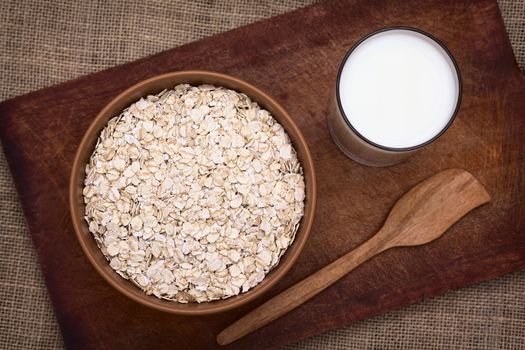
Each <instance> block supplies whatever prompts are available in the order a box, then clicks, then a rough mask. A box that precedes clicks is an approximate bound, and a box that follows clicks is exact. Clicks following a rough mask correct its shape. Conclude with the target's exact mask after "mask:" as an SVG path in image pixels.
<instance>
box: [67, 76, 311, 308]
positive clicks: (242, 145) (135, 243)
mask: <svg viewBox="0 0 525 350" xmlns="http://www.w3.org/2000/svg"><path fill="white" fill-rule="evenodd" d="M69 195H70V197H69V199H70V210H71V216H72V221H73V225H74V228H75V232H76V235H77V237H78V240H79V242H80V244H81V246H82V249H83V251H84V252H85V254H86V256H87V258H88V260H89V261H90V262H91V263H92V265H93V266H94V267H95V269H96V270H97V271H98V272H99V273H100V275H101V276H102V277H103V278H104V279H105V280H106V281H107V282H109V283H110V284H111V285H112V286H113V287H115V288H116V289H117V290H119V291H120V292H122V293H123V294H125V295H126V296H128V297H130V298H131V299H133V300H135V301H137V302H139V303H142V304H144V305H146V306H149V307H152V308H154V309H157V310H161V311H165V312H170V313H176V314H189V315H199V314H210V313H216V312H222V311H226V310H230V309H232V308H235V307H238V306H240V305H242V304H245V303H247V302H249V301H250V300H253V299H255V298H257V297H258V296H260V295H262V294H263V293H264V292H266V291H268V290H269V289H270V288H271V287H272V286H273V285H275V284H276V283H277V282H278V281H279V280H280V279H281V278H282V277H283V276H284V274H285V273H286V272H287V271H288V270H289V269H290V267H291V266H292V265H293V263H294V262H295V260H296V259H297V257H298V256H299V254H300V252H301V250H302V248H303V246H304V244H305V242H306V240H307V238H308V235H309V232H310V229H311V226H312V222H313V214H314V209H315V201H316V184H315V174H314V167H313V161H312V157H311V155H310V152H309V150H308V146H307V144H306V141H305V139H304V137H303V135H302V134H301V132H300V130H299V128H298V127H297V125H296V124H295V122H294V121H293V119H292V117H290V115H289V114H288V113H287V112H286V111H285V110H284V109H283V108H282V107H281V106H280V105H279V104H278V103H277V102H276V101H275V100H274V99H273V98H271V97H270V96H268V95H267V94H265V93H264V92H262V91H261V90H259V89H257V88H256V87H254V86H252V85H251V84H249V83H246V82H244V81H242V80H240V79H237V78H234V77H231V76H228V75H225V74H221V73H214V72H205V71H182V72H174V73H167V74H163V75H159V76H156V77H153V78H150V79H148V80H145V81H143V82H140V83H138V84H136V85H134V86H132V87H131V88H129V89H128V90H126V91H124V92H123V93H121V94H120V95H119V96H117V97H116V98H114V99H113V100H112V101H111V102H110V103H109V104H108V105H106V106H105V107H104V109H103V110H102V111H101V112H100V113H99V114H98V115H97V116H96V118H95V119H94V121H93V122H92V124H91V125H90V127H89V128H88V130H87V131H86V133H85V135H84V137H83V139H82V141H81V143H80V146H79V147H78V150H77V153H76V156H75V160H74V164H73V169H72V173H71V179H70V193H69Z"/></svg>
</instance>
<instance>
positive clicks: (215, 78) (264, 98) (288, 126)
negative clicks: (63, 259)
mask: <svg viewBox="0 0 525 350" xmlns="http://www.w3.org/2000/svg"><path fill="white" fill-rule="evenodd" d="M181 83H188V84H192V85H195V84H202V83H205V84H214V85H217V86H223V87H226V88H230V89H233V90H236V91H238V92H243V93H245V94H246V95H248V96H249V97H250V98H252V100H254V101H256V102H257V103H259V105H260V106H261V107H262V108H265V109H266V110H268V111H269V112H270V113H271V114H272V115H273V116H274V118H275V119H276V120H277V121H279V123H280V124H281V125H282V126H283V127H284V129H285V130H286V132H287V133H288V135H289V136H290V139H291V140H292V143H293V145H294V147H295V149H296V151H297V153H298V158H299V161H300V162H301V165H302V167H303V170H304V175H305V182H306V202H305V213H304V216H303V218H302V221H301V224H300V228H299V231H298V232H297V235H296V237H295V240H294V242H293V244H292V245H291V246H290V247H289V248H288V250H287V251H286V253H285V254H284V255H283V256H282V258H281V261H280V262H279V264H278V265H277V266H276V267H275V268H274V269H273V270H272V271H270V273H269V274H268V275H267V276H266V278H265V279H264V280H263V281H262V282H261V283H260V284H258V285H257V286H255V287H254V288H253V289H251V290H249V291H248V292H246V293H242V294H239V295H237V296H234V297H230V298H227V299H223V300H218V301H212V302H206V303H200V304H197V303H189V304H181V303H178V302H175V301H166V300H161V299H159V298H157V297H155V296H152V295H146V294H145V293H144V292H143V291H142V290H140V289H139V288H137V287H136V286H135V285H133V284H132V283H131V282H129V281H127V280H125V279H123V278H122V277H120V276H119V275H118V274H117V273H116V272H115V271H114V270H113V269H112V268H111V267H110V266H109V264H108V261H107V260H106V258H105V257H104V255H103V254H102V252H101V251H100V249H99V248H98V247H97V245H96V243H95V240H94V238H93V236H92V234H91V233H90V232H89V230H88V226H87V224H86V222H85V221H84V200H83V196H82V188H83V183H84V178H85V165H86V164H87V162H88V160H89V157H90V156H91V153H92V152H93V149H94V147H95V143H96V140H97V138H98V137H99V134H100V131H101V130H102V129H103V128H104V126H106V123H107V122H108V120H109V119H111V118H112V117H114V116H116V115H118V114H120V113H121V112H122V111H123V110H124V109H125V108H126V107H128V106H129V105H131V104H132V103H133V102H135V101H137V100H138V99H140V98H141V97H144V96H147V95H150V94H156V93H159V92H161V91H162V90H164V89H171V88H173V87H175V85H177V84H181ZM315 201H316V183H315V173H314V166H313V161H312V156H311V155H310V152H309V150H308V146H307V144H306V141H305V139H304V137H303V135H302V134H301V131H300V130H299V128H298V127H297V125H296V124H295V122H294V121H293V119H292V118H291V117H290V115H289V114H288V113H287V112H286V111H285V110H284V109H283V107H281V106H280V105H279V104H278V103H277V102H276V101H275V100H274V99H273V98H271V97H270V96H268V95H267V94H265V93H264V92H262V91H261V90H259V89H257V88H256V87H254V86H253V85H251V84H248V83H246V82H244V81H242V80H239V79H237V78H234V77H231V76H228V75H225V74H221V73H213V72H205V71H181V72H174V73H167V74H163V75H159V76H156V77H153V78H150V79H147V80H145V81H143V82H140V83H138V84H136V85H134V86H132V87H130V88H129V89H127V90H126V91H124V92H123V93H121V94H120V95H118V96H117V97H116V98H115V99H113V100H112V101H111V102H110V103H109V104H108V105H107V106H105V107H104V109H102V111H101V112H100V113H99V114H98V115H97V116H96V118H95V120H94V121H93V122H92V123H91V126H90V127H89V129H88V130H87V132H86V133H85V135H84V137H83V139H82V142H81V143H80V146H79V147H78V150H77V153H76V156H75V161H74V163H73V169H72V172H71V178H70V184H69V205H70V211H71V217H72V220H73V226H74V227H75V232H76V235H77V238H78V240H79V242H80V245H81V246H82V249H83V250H84V253H85V254H86V256H87V257H88V259H89V261H90V262H91V264H92V265H93V266H94V267H95V269H96V270H97V271H98V273H100V275H101V276H102V277H103V278H104V279H105V280H106V281H108V282H109V284H111V285H112V286H113V287H115V288H116V289H117V290H118V291H120V292H122V293H123V294H124V295H126V296H128V297H129V298H131V299H133V300H135V301H137V302H139V303H141V304H143V305H145V306H148V307H151V308H154V309H157V310H160V311H165V312H169V313H174V314H184V315H204V314H211V313H217V312H223V311H226V310H230V309H233V308H235V307H238V306H240V305H243V304H246V303H247V302H249V301H251V300H254V299H255V298H257V297H259V296H261V295H262V294H264V293H265V292H266V291H268V290H269V289H270V288H271V287H272V286H273V285H275V284H276V283H277V282H278V281H279V280H280V279H281V278H282V277H283V276H284V275H285V274H286V272H287V271H288V270H289V269H290V268H291V267H292V265H293V263H294V262H295V260H296V259H297V257H298V256H299V254H300V253H301V250H302V249H303V247H304V244H305V243H306V240H307V238H308V234H309V233H310V229H311V227H312V222H313V216H314V209H315Z"/></svg>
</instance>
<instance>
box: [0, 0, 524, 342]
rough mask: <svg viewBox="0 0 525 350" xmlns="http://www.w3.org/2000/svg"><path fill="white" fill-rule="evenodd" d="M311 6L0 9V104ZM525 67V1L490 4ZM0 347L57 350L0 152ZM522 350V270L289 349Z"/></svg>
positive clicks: (291, 2) (23, 4) (121, 4)
mask: <svg viewBox="0 0 525 350" xmlns="http://www.w3.org/2000/svg"><path fill="white" fill-rule="evenodd" d="M312 2H314V1H311V0H305V1H300V0H283V1H267V0H266V1H257V0H237V1H198V2H191V1H187V2H186V1H160V0H158V1H144V0H142V1H107V2H106V1H98V2H95V1H93V2H89V1H77V2H70V1H66V0H57V1H52V2H51V1H49V2H46V1H39V0H35V1H19V0H18V1H17V0H7V1H6V0H4V1H2V6H1V10H0V100H3V99H7V98H9V97H13V96H17V95H20V94H23V93H26V92H29V91H32V90H35V89H38V88H41V87H44V86H48V85H52V84H55V83H58V82H60V81H63V80H67V79H71V78H74V77H77V76H80V75H83V74H86V73H90V72H94V71H97V70H100V69H104V68H107V67H111V66H113V65H117V64H120V63H124V62H127V61H129V60H133V59H136V58H139V57H142V56H145V55H148V54H152V53H155V52H158V51H160V50H164V49H168V48H172V47H174V46H177V45H181V44H184V43H187V42H190V41H193V40H196V39H199V38H202V37H205V36H209V35H212V34H215V33H218V32H222V31H225V30H228V29H231V28H235V27H237V26H240V25H243V24H247V23H250V22H254V21H256V20H260V19H263V18H266V17H270V16H273V15H277V14H280V13H283V12H286V11H289V10H292V9H295V8H297V7H300V6H304V5H308V4H310V3H312ZM499 4H500V7H501V10H502V13H503V17H504V19H505V24H506V26H507V30H508V32H509V36H510V38H511V42H512V44H513V47H514V51H515V54H516V57H517V59H518V62H519V63H520V66H521V67H522V69H523V68H524V67H525V1H524V0H514V1H511V0H500V1H499ZM0 225H1V226H0V227H1V231H0V235H1V236H0V237H1V238H0V239H1V241H2V242H1V244H0V286H1V287H0V288H1V289H0V348H1V349H33V348H36V349H56V348H61V347H63V344H62V340H61V336H60V333H59V329H58V326H57V324H56V320H55V317H54V315H53V311H52V309H51V305H50V302H49V299H48V295H47V292H46V289H45V286H44V284H43V280H42V276H41V273H40V270H39V267H38V265H37V262H36V258H35V253H34V250H33V247H32V243H31V240H30V237H29V234H28V231H27V228H26V224H25V221H24V217H23V214H22V212H21V209H20V205H19V203H18V200H17V198H16V192H15V190H14V188H13V182H12V179H11V175H10V174H9V170H8V168H7V164H6V160H5V157H4V154H3V152H2V151H0ZM346 348H350V349H420V350H422V349H436V348H461V349H496V348H498V349H524V348H525V272H519V273H514V274H510V275H507V276H504V277H502V278H499V279H497V280H494V281H490V282H486V283H482V284H480V285H477V286H473V287H470V288H465V289H463V290H460V291H456V292H450V293H447V294H446V295H444V296H441V297H439V298H436V299H433V300H427V301H424V302H422V303H419V304H417V305H413V306H410V307H407V308H405V309H402V310H399V311H394V312H391V313H389V314H387V315H383V316H379V317H375V318H372V319H369V320H366V321H364V322H360V323H358V324H356V325H352V326H349V327H346V328H344V329H340V330H335V331H332V332H328V333H325V334H322V335H320V336H317V337H314V338H311V339H308V340H306V341H304V342H301V343H299V344H296V345H294V346H292V347H290V349H346Z"/></svg>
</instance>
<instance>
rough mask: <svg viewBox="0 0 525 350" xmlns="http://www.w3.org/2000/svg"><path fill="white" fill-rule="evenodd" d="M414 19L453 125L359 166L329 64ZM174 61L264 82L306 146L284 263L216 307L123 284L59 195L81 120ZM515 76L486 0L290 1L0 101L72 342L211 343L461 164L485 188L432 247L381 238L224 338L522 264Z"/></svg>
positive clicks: (379, 304)
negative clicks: (311, 291) (459, 97)
mask: <svg viewBox="0 0 525 350" xmlns="http://www.w3.org/2000/svg"><path fill="white" fill-rule="evenodd" d="M390 25H409V26H415V27H419V28H421V29H423V30H425V31H427V32H430V33H432V34H434V35H435V36H437V37H438V38H439V39H441V40H442V41H443V42H444V43H445V44H446V45H447V46H448V47H449V49H450V50H451V51H452V53H453V54H454V56H455V58H456V59H457V61H458V64H459V67H460V69H461V73H462V77H463V83H464V85H463V102H462V106H461V110H460V112H459V114H458V117H457V119H456V121H455V122H454V125H453V126H452V127H451V128H450V129H449V130H448V131H447V133H446V134H445V135H444V136H443V137H442V138H440V139H439V140H438V141H437V142H436V143H435V144H433V145H432V146H431V147H429V148H427V149H425V150H423V151H422V152H419V153H418V154H416V155H415V156H414V157H412V158H410V159H409V160H408V161H407V162H405V163H402V164H399V165H396V166H393V167H389V168H380V169H377V168H370V167H365V166H361V165H359V164H357V163H355V162H352V161H350V160H349V159H347V158H346V157H345V156H344V155H343V154H342V153H341V152H340V151H339V150H338V148H337V147H336V146H335V144H334V143H333V142H332V140H331V139H330V136H329V133H328V129H327V127H326V119H325V115H326V112H327V109H328V101H329V98H330V95H331V93H332V92H333V88H334V84H335V76H336V72H337V68H338V64H339V62H340V61H341V59H342V58H343V56H344V54H345V52H346V50H347V49H348V48H350V46H352V44H353V43H355V42H356V41H357V40H358V39H359V38H360V37H361V36H363V35H365V34H366V33H368V32H371V31H373V30H375V29H378V28H380V27H384V26H390ZM181 69H205V70H215V71H219V72H224V73H228V74H232V75H235V76H238V77H240V78H242V79H244V80H246V81H248V82H251V83H253V84H254V85H256V86H257V87H259V88H261V89H262V90H264V91H266V92H268V93H269V94H270V95H272V96H273V97H275V98H276V99H277V100H278V102H280V103H281V104H282V105H283V106H284V107H285V108H286V109H287V110H288V112H289V113H290V115H291V116H292V117H293V118H295V120H296V122H297V124H298V125H299V127H300V128H301V129H302V131H303V134H304V136H305V137H306V140H307V142H308V144H309V146H310V149H311V151H312V156H313V157H314V162H315V165H316V170H317V178H318V205H317V212H316V219H315V223H314V227H313V229H312V233H311V236H310V239H309V241H308V243H307V244H306V246H305V249H304V251H303V253H302V255H301V256H300V258H299V259H298V261H297V263H296V265H295V266H294V267H293V268H292V270H291V271H290V272H289V273H288V274H287V276H285V278H284V279H283V280H282V281H281V282H280V283H279V284H278V285H276V286H275V287H274V288H273V289H272V291H271V292H270V293H268V295H266V296H265V297H263V298H261V299H260V300H256V301H255V302H254V303H252V304H250V305H246V306H245V307H243V308H241V309H239V310H237V311H235V312H230V313H227V314H220V315H216V316H213V317H206V318H199V317H193V318H188V317H174V316H172V315H167V314H163V313H159V312H156V311H153V310H150V309H147V308H145V307H142V306H140V305H139V304H137V303H135V302H133V301H131V300H128V299H126V298H124V297H123V296H122V295H121V294H120V293H118V292H116V291H115V290H113V289H112V287H110V286H109V284H107V283H106V282H105V281H104V280H102V278H101V277H100V276H99V275H98V274H97V273H96V272H95V270H94V269H93V268H92V267H91V265H90V264H89V262H88V261H87V259H86V257H85V256H83V254H82V251H81V249H80V246H79V244H78V243H77V241H76V238H75V237H74V233H73V228H72V224H71V221H70V218H69V213H68V210H67V207H68V205H67V185H68V177H69V172H70V170H71V162H72V159H73V156H74V152H75V150H76V147H77V146H78V144H79V142H80V138H81V136H82V134H83V132H84V131H85V130H86V129H87V127H88V125H89V123H90V122H91V120H92V119H93V118H94V117H95V115H96V114H97V113H98V112H99V111H100V110H101V109H102V107H103V106H104V105H105V104H106V103H108V102H109V101H110V99H112V98H113V97H114V96H116V95H117V94H118V93H120V92H122V91H123V90H125V89H126V88H127V87H129V86H131V85H132V84H134V83H136V82H138V81H140V80H143V79H145V78H148V77H151V76H154V75H157V74H160V73H165V72H169V71H176V70H181ZM524 96H525V82H524V78H523V76H522V75H521V73H520V71H519V69H518V67H517V65H516V62H515V59H514V56H513V54H512V49H511V46H510V43H509V41H508V38H507V36H506V33H505V29H504V26H503V22H502V19H501V17H500V14H499V10H498V7H497V4H496V2H495V1H489V0H481V1H475V0H472V1H467V0H463V1H452V0H451V1H418V0H414V1H411V2H398V1H392V0H372V1H333V2H326V3H321V4H318V5H315V6H313V7H309V8H305V9H301V10H298V11H295V12H292V13H289V14H286V15H283V16H279V17H275V18H272V19H269V20H266V21H263V22H259V23H256V24H253V25H250V26H247V27H242V28H239V29H236V30H234V31H230V32H227V33H224V34H221V35H218V36H214V37H210V38H207V39H205V40H202V41H198V42H195V43H192V44H189V45H185V46H182V47H179V48H176V49H173V50H169V51H166V52H162V53H160V54H157V55H154V56H150V57H147V58H144V59H141V60H138V61H135V62H132V63H129V64H126V65H123V66H119V67H115V68H112V69H109V70H106V71H103V72H99V73H96V74H92V75H89V76H86V77H82V78H79V79H76V80H73V81H70V82H67V83H63V84H61V85H58V86H55V87H51V88H47V89H44V90H40V91H37V92H34V93H31V94H28V95H25V96H21V97H18V98H15V99H13V100H9V101H6V102H4V103H2V104H0V138H1V140H2V143H3V147H4V150H5V152H6V156H7V159H8V161H9V164H10V167H11V170H12V172H13V176H14V179H15V183H16V186H17V189H18V192H19V195H20V199H21V202H22V206H23V209H24V212H25V215H26V218H27V222H28V225H29V229H30V232H31V235H32V237H33V240H34V243H35V247H36V250H37V253H38V257H39V261H40V264H41V266H42V270H43V273H44V276H45V279H46V283H47V286H48V289H49V292H50V296H51V300H52V302H53V305H54V308H55V312H56V314H57V318H58V321H59V323H60V325H61V329H62V333H63V335H64V340H65V343H66V345H67V346H68V347H69V348H75V349H104V348H108V349H113V348H131V347H133V348H147V347H152V346H155V347H160V348H169V347H171V348H177V349H190V348H191V349H210V348H213V347H214V346H216V343H215V336H216V335H217V334H218V332H219V331H220V330H221V329H223V328H224V327H225V326H227V325H228V324H231V323H232V322H233V321H234V320H236V319H238V318H239V317H240V316H241V315H243V314H245V313H246V312H247V311H249V310H251V309H253V308H254V307H255V306H257V305H260V304H261V303H262V302H264V301H265V300H268V299H269V298H270V297H272V296H273V295H276V294H277V293H279V292H281V291H283V290H285V289H286V288H288V287H290V286H291V285H293V284H295V283H296V282H298V281H300V280H301V279H303V278H305V277H306V276H308V275H310V274H312V273H313V272H315V271H317V270H318V269H319V268H321V267H322V266H324V265H326V264H328V263H329V262H330V261H333V260H334V259H336V258H337V257H339V256H341V255H343V254H344V253H345V252H347V251H350V250H351V249H352V248H354V247H356V246H357V245H359V244H360V243H362V242H363V241H365V240H366V239H367V238H368V237H370V235H372V234H373V233H374V232H376V231H377V230H378V229H379V227H380V226H381V224H382V221H383V219H384V217H385V216H386V214H387V212H388V210H389V208H391V206H392V205H393V204H394V202H395V201H396V199H397V198H399V196H400V195H402V194H403V193H405V192H406V191H407V190H408V189H409V188H411V187H412V186H414V185H415V184H417V183H418V182H420V181H422V180H423V179H425V178H427V177H428V176H430V175H431V174H434V173H436V172H438V171H440V170H443V169H447V168H463V169H466V170H468V171H470V172H471V173H472V174H474V176H476V177H477V178H478V179H479V180H480V181H481V183H482V184H483V185H484V186H485V187H486V188H487V189H488V191H489V192H490V193H491V195H492V196H493V197H492V201H491V202H490V203H489V204H488V205H485V206H483V207H481V208H478V209H476V210H474V211H473V212H472V213H471V215H469V216H468V217H466V218H465V219H464V220H462V221H461V222H459V223H458V224H457V225H455V226H454V227H453V228H452V229H451V230H450V232H449V233H448V234H447V235H446V236H444V237H442V238H440V239H438V240H437V241H435V242H433V244H432V246H421V247H414V248H410V249H397V250H391V251H388V252H385V253H384V254H382V255H381V256H379V257H377V258H376V259H374V260H372V261H369V262H367V263H366V264H363V265H362V266H360V267H359V268H357V269H356V270H354V271H353V272H352V273H351V274H349V275H347V276H345V277H344V278H342V279H341V280H339V281H338V282H337V283H335V284H334V285H333V286H331V287H330V288H328V289H326V290H325V291H324V292H323V293H321V294H319V295H317V296H316V297H314V298H313V299H311V300H310V301H308V302H307V303H305V304H303V305H302V306H300V307H298V308H297V309H295V310H294V311H292V312H290V313H289V314H287V315H285V316H284V317H282V318H280V319H279V320H277V321H275V322H273V323H272V324H270V325H268V326H267V327H264V328H263V329H261V330H259V331H257V332H255V333H253V334H251V335H250V336H247V337H245V338H243V339H242V340H240V341H239V342H236V343H234V344H232V346H231V348H238V349H242V348H259V349H263V348H273V347H277V346H280V345H283V344H285V343H290V342H294V341H297V340H299V339H302V338H304V337H307V336H310V335H314V334H317V333H319V332H321V331H324V330H327V329H331V328H335V327H341V326H343V325H345V324H349V323H351V322H355V321H357V320H359V319H362V318H365V317H369V316H372V315H375V314H378V313H382V312H386V311H388V310H391V309H394V308H399V307H401V306H404V305H407V304H410V303H414V302H417V301H418V300H421V299H422V298H427V297H431V296H435V295H438V294H441V293H443V292H445V291H446V290H449V289H454V288H459V287H462V286H465V285H468V284H472V283H475V282H478V281H482V280H486V279H490V278H494V277H497V276H499V275H501V274H503V273H506V272H510V271H514V270H517V269H521V268H523V267H525V235H524V231H525V227H524V224H525V193H524V192H525V186H524V184H525V160H524V154H525V146H524V142H523V135H525V118H524V117H525V116H524V111H525V98H524Z"/></svg>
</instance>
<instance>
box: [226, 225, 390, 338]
mask: <svg viewBox="0 0 525 350" xmlns="http://www.w3.org/2000/svg"><path fill="white" fill-rule="evenodd" d="M378 236H379V235H374V236H372V238H370V239H369V240H368V241H366V242H365V243H363V244H361V245H360V246H359V247H357V248H356V249H354V250H352V251H351V252H349V253H347V254H346V255H343V256H342V257H340V258H339V259H337V260H335V261H334V262H332V263H331V264H329V265H327V266H325V267H323V268H322V269H321V270H319V271H317V272H316V273H314V274H313V275H310V276H309V277H307V278H305V279H304V280H302V281H301V282H299V283H297V284H295V285H293V286H292V287H290V288H288V289H287V290H285V291H283V292H281V293H280V294H278V295H277V296H275V297H273V298H271V299H270V300H268V301H267V302H265V303H264V304H262V305H261V306H259V307H257V308H256V309H255V310H253V311H251V312H249V313H248V314H246V315H245V316H243V317H242V318H240V319H239V320H237V321H236V322H234V323H233V324H231V325H230V326H228V327H227V328H226V329H224V330H223V331H222V332H221V333H219V335H218V336H217V343H219V344H220V345H226V344H229V343H231V342H233V341H235V340H237V339H239V338H242V337H244V336H245V335H247V334H249V333H251V332H254V331H255V330H257V329H259V328H261V327H263V326H265V325H267V324H268V323H270V322H272V321H274V320H276V319H277V318H279V317H281V316H283V315H284V314H286V313H288V312H289V311H291V310H293V309H295V308H296V307H298V306H299V305H301V304H303V303H304V302H306V301H307V300H309V299H311V298H312V297H314V296H315V295H317V294H318V293H320V292H321V291H323V290H324V289H326V288H327V287H329V286H330V285H332V284H333V283H334V282H336V281H337V280H339V279H340V278H341V277H343V276H344V275H346V274H347V273H348V272H350V271H352V270H353V269H355V268H356V267H358V266H359V265H361V264H362V263H363V262H365V261H367V260H368V259H370V258H372V257H373V256H375V255H377V254H378V253H380V252H382V251H383V250H385V249H384V248H383V247H384V245H383V244H382V242H381V240H380V239H378Z"/></svg>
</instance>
